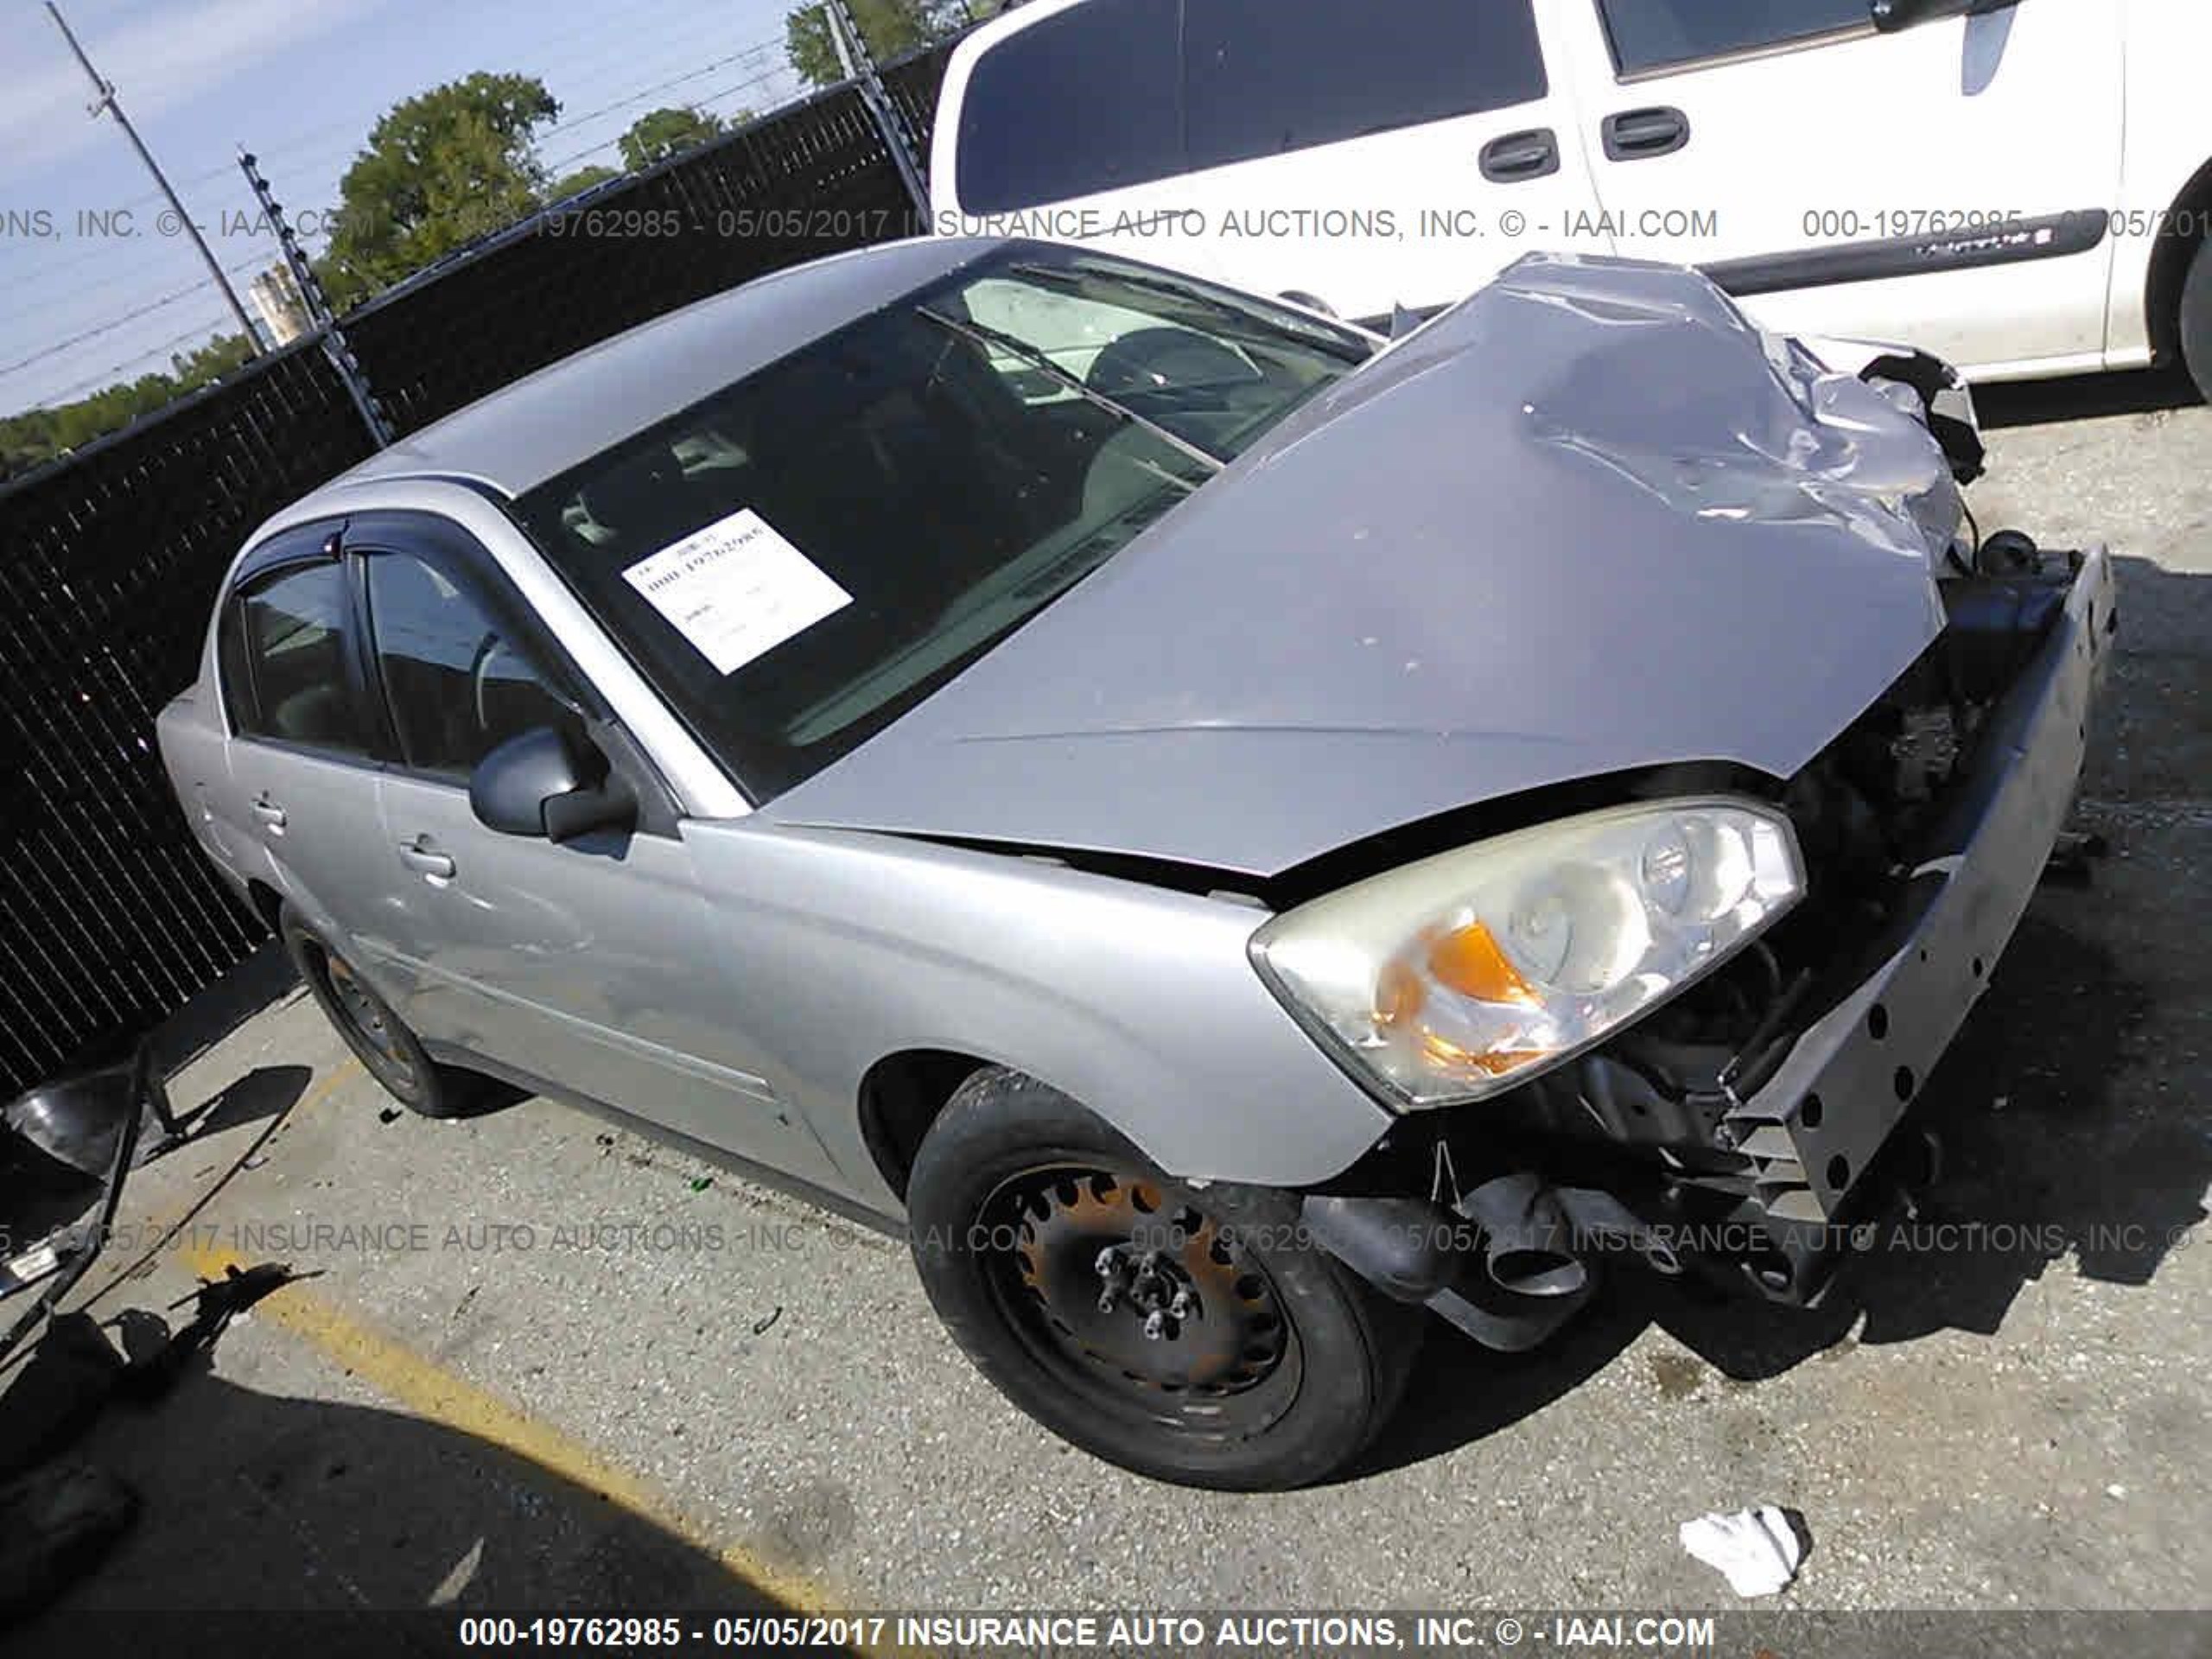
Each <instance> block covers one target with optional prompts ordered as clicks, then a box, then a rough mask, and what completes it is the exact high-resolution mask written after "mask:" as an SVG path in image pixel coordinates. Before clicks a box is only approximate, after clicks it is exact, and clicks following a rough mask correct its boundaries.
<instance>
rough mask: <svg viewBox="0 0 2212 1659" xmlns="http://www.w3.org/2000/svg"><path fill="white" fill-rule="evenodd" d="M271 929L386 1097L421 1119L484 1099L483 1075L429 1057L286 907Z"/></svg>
mask: <svg viewBox="0 0 2212 1659" xmlns="http://www.w3.org/2000/svg"><path fill="white" fill-rule="evenodd" d="M277 933H278V935H279V936H280V937H281V938H283V941H284V950H285V954H286V955H288V956H289V957H291V959H292V965H293V966H294V967H295V968H296V969H298V970H299V975H300V977H301V979H302V980H303V981H304V982H306V984H307V988H308V991H309V992H310V993H311V994H312V995H314V997H315V1001H316V1002H317V1003H318V1004H319V1005H320V1006H321V1008H322V1012H323V1016H324V1018H326V1019H327V1020H329V1021H330V1023H331V1026H332V1027H333V1028H334V1030H336V1032H337V1033H338V1034H339V1036H340V1037H341V1038H343V1039H345V1042H346V1047H348V1048H350V1049H352V1050H353V1054H354V1058H357V1059H359V1061H360V1062H361V1064H362V1065H363V1066H364V1067H365V1068H366V1070H367V1071H368V1074H369V1075H370V1076H371V1077H374V1078H375V1079H376V1080H377V1081H378V1083H379V1084H382V1085H383V1086H384V1090H385V1093H386V1094H388V1095H390V1096H391V1097H392V1098H393V1099H394V1100H396V1101H397V1102H398V1103H400V1104H401V1105H403V1106H404V1107H406V1108H407V1109H408V1110H409V1111H410V1112H416V1113H418V1114H420V1115H421V1116H424V1117H466V1116H468V1115H469V1114H470V1113H471V1112H473V1111H474V1110H476V1109H478V1108H479V1107H480V1105H481V1104H482V1103H483V1101H484V1099H485V1095H486V1088H485V1084H484V1081H483V1079H481V1078H480V1077H473V1076H471V1075H470V1074H469V1073H467V1072H466V1071H455V1070H454V1069H453V1068H452V1067H451V1066H443V1065H437V1064H436V1063H435V1062H434V1061H433V1060H432V1059H431V1058H430V1057H429V1055H428V1054H426V1053H425V1052H423V1045H422V1042H421V1040H420V1039H417V1038H416V1035H415V1033H413V1032H411V1031H410V1030H409V1029H408V1028H407V1026H406V1024H405V1022H404V1021H403V1020H401V1019H400V1017H399V1016H398V1015H397V1014H394V1013H393V1012H392V1011H391V1007H390V1006H389V1005H388V1004H386V1003H385V1001H384V999H383V998H382V997H380V996H378V995H377V994H376V992H375V991H373V990H372V989H371V988H369V985H368V982H366V981H365V980H364V979H362V978H361V976H360V973H359V970H358V969H355V968H354V966H353V963H350V962H348V961H347V960H346V957H345V956H344V955H343V954H342V953H341V952H340V951H339V950H337V949H336V948H335V947H334V946H333V945H332V944H330V942H329V941H328V940H327V939H326V938H323V937H322V935H321V934H320V933H318V932H316V931H315V930H314V929H313V928H311V927H309V926H308V925H307V922H306V921H305V919H304V918H302V916H301V915H300V913H299V912H297V911H296V910H294V909H293V908H292V907H291V906H289V905H286V906H284V907H283V910H282V911H280V912H278V914H277Z"/></svg>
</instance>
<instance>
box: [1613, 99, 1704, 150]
mask: <svg viewBox="0 0 2212 1659" xmlns="http://www.w3.org/2000/svg"><path fill="white" fill-rule="evenodd" d="M1599 135H1600V136H1601V137H1603V138H1604V139H1605V159H1606V160H1607V161H1611V162H1648V161H1649V160H1650V159H1651V158H1652V157H1653V156H1671V155H1673V154H1674V153H1675V151H1676V150H1678V149H1681V147H1682V146H1683V145H1684V144H1687V143H1689V141H1690V118H1689V117H1688V116H1687V115H1684V114H1683V113H1682V112H1681V111H1680V110H1678V109H1675V107H1674V106H1673V105H1657V106H1655V107H1653V108H1651V109H1648V110H1623V111H1619V112H1618V114H1615V115H1609V116H1607V117H1606V118H1605V122H1604V124H1602V125H1601V126H1600V127H1599Z"/></svg>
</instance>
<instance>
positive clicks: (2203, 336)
mask: <svg viewBox="0 0 2212 1659" xmlns="http://www.w3.org/2000/svg"><path fill="white" fill-rule="evenodd" d="M2181 355H2182V361H2183V362H2184V363H2186V364H2187V365H2189V372H2190V378H2192V379H2194V380H2195V381H2196V389H2197V391H2199V392H2201V393H2202V395H2203V397H2204V400H2205V401H2206V402H2207V403H2212V237H2208V238H2206V239H2205V240H2204V241H2203V242H2202V243H2201V244H2200V245H2198V247H2197V250H2196V258H2195V259H2193V260H2192V261H2190V267H2189V278H2188V280H2187V281H2186V282H2184V283H2183V284H2182V290H2181Z"/></svg>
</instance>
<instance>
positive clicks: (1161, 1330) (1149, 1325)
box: [1144, 1308, 1167, 1342]
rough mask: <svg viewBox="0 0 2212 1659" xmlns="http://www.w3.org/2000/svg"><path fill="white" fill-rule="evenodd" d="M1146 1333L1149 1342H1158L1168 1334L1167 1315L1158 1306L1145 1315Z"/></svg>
mask: <svg viewBox="0 0 2212 1659" xmlns="http://www.w3.org/2000/svg"><path fill="white" fill-rule="evenodd" d="M1144 1334H1145V1340H1146V1341H1147V1342H1158V1341H1159V1340H1160V1338H1162V1337H1164V1336H1166V1334H1167V1316H1166V1314H1165V1313H1161V1312H1160V1310H1159V1309H1158V1308H1154V1309H1153V1311H1152V1312H1151V1313H1147V1314H1146V1315H1145V1316H1144Z"/></svg>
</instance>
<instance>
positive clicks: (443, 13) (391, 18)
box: [0, 0, 798, 414]
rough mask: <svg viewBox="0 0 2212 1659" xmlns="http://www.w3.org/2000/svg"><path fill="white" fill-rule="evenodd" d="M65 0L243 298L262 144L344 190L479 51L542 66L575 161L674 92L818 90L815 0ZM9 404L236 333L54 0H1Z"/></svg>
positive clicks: (724, 104)
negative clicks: (787, 42) (429, 92)
mask: <svg viewBox="0 0 2212 1659" xmlns="http://www.w3.org/2000/svg"><path fill="white" fill-rule="evenodd" d="M58 3H60V5H61V9H62V12H63V15H64V16H67V18H68V19H69V22H70V24H71V26H72V27H73V29H75V30H76V31H77V35H78V38H79V40H80V41H83V42H84V45H85V48H86V51H87V52H88V53H89V54H91V56H92V61H93V62H94V64H95V65H97V66H98V67H99V70H100V73H102V74H104V75H105V76H106V77H107V78H108V79H110V80H111V81H113V82H114V83H115V84H116V88H117V91H118V93H119V94H120V96H121V98H122V100H123V105H124V109H125V110H127V111H129V112H130V118H131V120H132V122H133V124H135V125H136V126H137V128H138V130H139V133H140V135H141V136H142V137H143V138H144V139H145V141H146V143H147V145H148V147H149V149H152V150H153V152H154V154H155V156H156V158H157V159H158V160H159V161H160V162H161V163H162V168H164V170H166V171H167V172H168V175H169V179H170V181H171V182H172V183H173V184H175V187H176V188H177V192H178V194H180V195H181V197H182V198H183V200H184V203H185V206H186V207H187V209H188V211H189V212H190V213H191V214H192V216H193V218H194V219H195V220H197V221H198V222H199V223H200V225H201V226H203V227H205V228H206V229H207V231H208V232H210V237H209V240H210V242H211V244H212V245H213V248H214V251H215V256H216V257H217V259H219V261H220V262H221V263H222V264H224V265H225V266H226V268H234V270H233V272H232V282H233V283H234V284H235V285H236V286H237V288H238V292H239V296H240V297H241V298H242V299H243V298H245V288H246V283H248V281H249V280H250V279H251V277H252V276H253V274H254V272H255V271H257V270H260V269H262V268H263V267H264V266H265V265H267V264H271V263H273V262H274V261H275V259H276V257H277V254H276V251H275V248H274V245H273V244H272V243H271V242H270V239H269V238H267V237H266V236H260V235H253V234H251V233H248V232H245V231H244V230H234V231H233V232H232V234H230V235H228V236H225V235H222V234H221V233H220V232H221V231H222V229H223V221H224V216H225V215H226V213H227V214H230V215H233V216H235V218H236V219H237V220H238V222H239V223H241V224H243V223H244V222H245V221H246V220H248V219H250V217H251V213H252V211H253V199H252V196H251V193H250V192H249V191H248V190H247V189H246V187H245V181H244V179H243V178H242V177H241V176H240V175H239V173H238V167H237V163H236V154H237V147H238V144H239V143H244V144H245V146H246V147H247V148H248V149H251V150H252V151H253V152H254V153H255V155H257V156H258V157H259V158H260V162H261V167H262V170H263V172H264V174H266V175H268V177H269V179H270V183H271V184H272V186H273V187H274V188H275V190H276V194H277V200H279V201H281V202H283V204H284V207H285V208H286V210H287V211H288V212H289V211H293V210H296V209H298V208H301V207H308V206H309V205H317V206H324V207H329V206H334V205H335V203H336V200H337V194H338V180H339V177H340V175H342V174H343V173H344V171H345V170H346V166H347V164H348V163H349V162H351V161H352V159H353V154H354V152H355V151H356V150H357V149H359V147H360V145H361V143H362V141H363V139H364V138H365V137H366V135H367V132H368V130H369V128H370V127H371V126H372V124H374V122H375V121H376V118H378V116H379V115H381V114H382V113H383V112H384V111H385V110H386V109H387V108H389V107H390V106H391V105H392V104H393V103H395V102H396V101H397V100H398V99H402V98H404V97H406V96H408V95H409V94H410V93H412V92H418V91H421V90H422V89H423V88H424V87H427V86H435V84H437V83H438V82H439V81H442V80H448V79H454V77H456V76H460V75H464V74H467V73H469V72H471V71H472V70H477V69H485V70H493V71H504V70H518V71H521V72H523V73H529V74H535V75H537V76H538V77H539V78H540V79H543V81H544V82H545V84H546V86H548V87H549V88H550V90H551V92H552V93H553V95H554V97H556V99H560V101H561V105H562V115H561V124H560V125H559V126H558V127H557V128H555V129H553V130H550V131H548V132H547V133H546V134H545V135H544V137H543V138H542V140H541V142H540V144H539V154H540V155H541V156H543V158H544V159H545V161H546V162H548V163H549V164H550V165H551V166H552V167H553V169H554V171H555V173H556V175H560V174H565V173H568V172H569V171H572V170H573V169H575V168H578V167H582V166H586V165H588V164H589V163H591V162H611V161H612V160H613V146H614V142H615V140H616V139H617V138H619V137H620V136H621V133H622V131H623V130H624V129H625V128H626V127H627V126H628V125H629V124H630V123H631V122H632V120H634V119H635V118H637V117H638V116H639V115H642V114H643V113H645V111H647V110H650V109H653V108H655V107H657V106H658V105H663V104H684V103H690V104H699V105H703V106H704V107H706V108H709V109H712V110H715V111H723V112H729V111H734V110H737V109H740V108H745V107H750V108H753V109H756V110H765V109H767V108H769V107H771V106H772V105H774V104H776V103H778V102H779V101H781V100H782V99H785V98H787V97H790V96H791V95H792V94H793V93H794V92H796V91H797V90H798V87H797V85H796V82H795V81H794V79H793V78H792V76H791V73H790V72H789V70H788V67H786V65H785V60H784V53H783V34H784V16H785V12H786V11H788V10H790V9H791V5H792V4H793V3H794V0H711V3H709V0H620V3H613V4H609V3H606V0H598V3H586V0H58ZM664 83H667V84H664ZM0 87H4V88H5V93H4V96H3V97H0V414H4V413H10V412H12V411H14V410H19V409H23V408H28V407H29V406H31V405H33V404H41V403H57V402H66V401H67V399H68V398H70V397H81V396H83V395H84V394H85V393H86V392H88V391H93V390H96V389H97V388H98V387H99V386H102V385H108V384H110V383H111V382H112V381H115V380H118V379H123V378H135V377H136V376H137V375H140V374H144V373H147V372H151V371H154V370H157V369H161V368H164V367H166V366H167V365H168V354H169V353H170V352H172V351H181V350H188V349H190V348H191V347H192V346H197V345H200V344H202V343H204V342H205V341H206V340H207V338H208V337H209V336H210V335H211V334H215V333H217V332H219V331H220V332H234V331H235V328H236V324H235V322H234V321H232V320H231V318H230V314H229V311H228V309H227V308H226V306H225V304H224V302H223V300H222V297H221V296H220V295H219V293H218V292H217V291H216V290H215V288H214V286H213V283H211V282H210V281H209V280H208V277H207V271H206V269H205V267H204V266H202V265H201V264H200V262H199V258H198V256H197V255H196V254H195V253H194V251H193V249H192V245H191V243H190V241H189V239H188V238H179V237H173V236H163V235H162V234H161V233H160V231H159V228H158V226H159V219H158V215H159V213H160V211H161V208H162V202H161V200H160V198H159V197H158V196H157V195H156V194H154V186H153V182H152V181H151V180H150V179H149V177H148V176H147V175H146V172H145V169H144V168H143V167H142V166H141V165H140V164H139V162H138V159H137V156H135V155H133V154H132V153H131V150H130V143H129V142H128V141H127V140H126V139H125V138H124V136H123V134H122V133H121V131H119V130H118V129H117V128H116V126H115V124H114V123H113V121H112V120H111V118H106V117H102V118H100V119H99V120H98V121H95V120H93V119H92V118H90V117H89V116H88V115H87V114H86V104H87V102H88V101H89V99H91V97H92V92H91V88H90V86H88V84H87V83H86V80H85V78H84V73H83V72H82V71H81V70H80V69H79V67H77V64H76V61H75V60H73V58H72V57H71V56H70V55H69V50H68V48H67V45H66V44H65V43H64V42H63V41H62V39H61V36H60V34H59V33H58V32H57V31H56V30H55V29H54V25H53V22H52V21H51V20H50V19H49V18H48V16H47V15H46V10H45V8H44V6H43V5H41V4H40V3H37V0H0ZM118 207H129V208H130V211H131V219H130V223H131V225H132V226H133V227H134V229H135V231H136V234H135V235H132V236H130V237H128V238H103V237H99V236H97V235H92V234H85V233H80V232H79V213H107V212H109V211H111V210H113V209H115V208H118ZM41 214H43V215H44V218H43V219H40V218H39V217H38V215H41ZM248 304H249V307H250V306H251V301H250V300H249V301H248ZM133 314H136V315H133ZM25 359H32V360H29V361H26V360H25Z"/></svg>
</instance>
